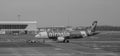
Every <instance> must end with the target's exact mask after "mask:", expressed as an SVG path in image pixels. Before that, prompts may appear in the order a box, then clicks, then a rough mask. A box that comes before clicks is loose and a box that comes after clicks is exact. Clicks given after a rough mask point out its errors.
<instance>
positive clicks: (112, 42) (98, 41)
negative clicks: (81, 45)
mask: <svg viewBox="0 0 120 56" xmlns="http://www.w3.org/2000/svg"><path fill="white" fill-rule="evenodd" d="M70 42H98V43H120V41H70Z"/></svg>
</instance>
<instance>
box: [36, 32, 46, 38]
mask: <svg viewBox="0 0 120 56" xmlns="http://www.w3.org/2000/svg"><path fill="white" fill-rule="evenodd" d="M35 37H36V38H48V35H47V32H39V33H38V34H37V35H35Z"/></svg>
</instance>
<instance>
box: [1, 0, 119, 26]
mask: <svg viewBox="0 0 120 56" xmlns="http://www.w3.org/2000/svg"><path fill="white" fill-rule="evenodd" d="M17 15H21V16H20V19H18V16H17ZM9 20H10V21H17V20H21V21H24V20H25V21H27V20H28V21H31V20H36V21H37V22H38V26H53V25H54V26H66V25H71V26H79V25H80V26H83V25H85V26H88V25H90V24H91V23H92V21H94V20H97V21H98V22H99V25H115V26H116V25H117V26H120V0H0V21H9Z"/></svg>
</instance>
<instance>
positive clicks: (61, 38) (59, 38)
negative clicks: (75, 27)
mask: <svg viewBox="0 0 120 56" xmlns="http://www.w3.org/2000/svg"><path fill="white" fill-rule="evenodd" d="M57 40H58V42H63V43H68V42H69V40H67V39H65V37H58V38H57Z"/></svg>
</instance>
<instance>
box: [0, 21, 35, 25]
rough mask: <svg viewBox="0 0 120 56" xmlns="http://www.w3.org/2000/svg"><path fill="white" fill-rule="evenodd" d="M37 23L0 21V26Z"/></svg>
mask: <svg viewBox="0 0 120 56" xmlns="http://www.w3.org/2000/svg"><path fill="white" fill-rule="evenodd" d="M29 23H37V21H0V24H29Z"/></svg>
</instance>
